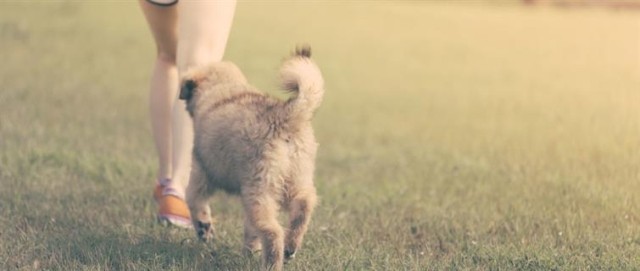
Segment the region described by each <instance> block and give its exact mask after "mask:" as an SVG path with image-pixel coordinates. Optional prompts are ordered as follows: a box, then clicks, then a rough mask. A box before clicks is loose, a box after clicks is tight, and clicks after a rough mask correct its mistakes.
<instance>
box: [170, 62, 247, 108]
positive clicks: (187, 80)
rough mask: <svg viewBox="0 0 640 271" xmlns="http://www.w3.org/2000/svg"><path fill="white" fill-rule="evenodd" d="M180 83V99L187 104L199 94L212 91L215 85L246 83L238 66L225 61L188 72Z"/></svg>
mask: <svg viewBox="0 0 640 271" xmlns="http://www.w3.org/2000/svg"><path fill="white" fill-rule="evenodd" d="M180 81H181V82H182V83H181V84H180V99H181V100H185V101H186V102H187V103H188V102H189V101H190V100H192V98H194V97H195V96H198V94H199V92H202V91H207V90H208V89H213V88H214V87H215V86H216V85H220V84H230V83H236V84H237V83H240V84H246V83H247V79H246V78H245V77H244V75H243V74H242V72H241V71H240V69H239V68H238V66H236V65H235V64H233V63H231V62H226V61H225V62H215V63H212V64H209V65H206V66H202V67H197V68H193V69H191V70H188V71H187V72H186V73H185V74H184V75H183V76H182V80H180Z"/></svg>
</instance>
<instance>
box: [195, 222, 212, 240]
mask: <svg viewBox="0 0 640 271" xmlns="http://www.w3.org/2000/svg"><path fill="white" fill-rule="evenodd" d="M194 226H195V229H196V234H198V238H200V240H201V241H204V242H207V241H209V240H211V239H213V236H214V234H215V232H214V229H213V225H212V224H211V222H202V221H196V223H194Z"/></svg>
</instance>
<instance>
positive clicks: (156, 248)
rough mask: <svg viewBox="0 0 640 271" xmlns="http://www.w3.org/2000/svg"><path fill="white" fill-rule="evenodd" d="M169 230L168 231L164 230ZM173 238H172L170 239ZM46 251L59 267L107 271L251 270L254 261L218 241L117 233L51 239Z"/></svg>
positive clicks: (87, 234)
mask: <svg viewBox="0 0 640 271" xmlns="http://www.w3.org/2000/svg"><path fill="white" fill-rule="evenodd" d="M167 231H169V229H167ZM172 239H173V238H172ZM48 241H49V242H48V243H47V247H48V250H49V251H50V252H51V253H54V254H55V255H52V256H55V257H56V258H59V259H58V262H59V263H60V264H61V266H66V267H69V266H85V267H89V266H90V267H98V268H100V269H109V270H135V269H145V270H148V269H151V270H166V269H177V270H224V269H230V268H231V269H234V270H235V269H252V267H251V266H252V264H255V262H256V261H255V259H254V260H249V259H247V258H245V257H243V256H242V255H241V254H240V253H238V252H237V251H236V249H235V248H234V247H230V246H229V245H227V244H223V243H222V242H213V243H207V244H204V243H201V242H198V241H195V240H193V239H184V240H183V241H174V240H170V239H165V238H164V237H163V236H153V235H141V236H135V235H130V234H121V233H114V232H112V233H98V232H90V230H86V231H84V232H82V233H80V234H77V235H76V234H72V235H70V236H66V237H58V238H51V239H50V240H48Z"/></svg>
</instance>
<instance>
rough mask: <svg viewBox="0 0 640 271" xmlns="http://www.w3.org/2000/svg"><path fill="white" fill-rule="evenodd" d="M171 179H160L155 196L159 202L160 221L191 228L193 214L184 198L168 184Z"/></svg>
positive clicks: (154, 191) (154, 192)
mask: <svg viewBox="0 0 640 271" xmlns="http://www.w3.org/2000/svg"><path fill="white" fill-rule="evenodd" d="M169 182H170V180H169V179H164V180H158V183H157V184H156V187H155V188H154V189H153V198H154V199H155V200H156V203H157V204H158V215H157V218H158V222H160V223H161V224H166V225H173V226H177V227H180V228H191V215H190V214H189V208H188V207H187V204H186V202H185V201H184V199H183V198H182V197H181V196H180V195H179V194H178V193H177V191H175V189H173V188H171V187H169V186H168V184H169Z"/></svg>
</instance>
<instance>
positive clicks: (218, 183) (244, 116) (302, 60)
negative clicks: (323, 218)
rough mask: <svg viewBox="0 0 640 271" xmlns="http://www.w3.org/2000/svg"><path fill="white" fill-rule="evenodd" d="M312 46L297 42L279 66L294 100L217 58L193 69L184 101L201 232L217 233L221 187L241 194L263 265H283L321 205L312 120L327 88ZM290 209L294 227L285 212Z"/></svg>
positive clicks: (248, 239) (252, 245)
mask: <svg viewBox="0 0 640 271" xmlns="http://www.w3.org/2000/svg"><path fill="white" fill-rule="evenodd" d="M310 57H311V50H310V48H309V47H303V48H298V49H296V51H295V52H294V54H293V55H292V56H291V57H289V58H288V59H286V60H285V62H284V63H283V65H282V67H281V70H280V77H281V83H282V86H283V88H284V89H285V90H287V91H290V92H292V93H293V95H292V97H291V98H289V99H288V100H287V101H281V100H278V99H275V98H272V97H269V96H267V95H265V94H263V93H261V92H259V91H258V90H257V89H255V88H254V87H252V86H251V85H249V84H248V83H247V80H246V79H245V77H244V75H243V74H242V72H241V71H240V69H238V67H237V66H236V65H234V64H233V63H230V62H218V63H213V64H211V65H209V66H207V67H204V68H199V69H195V70H191V71H188V72H187V73H186V74H185V76H184V77H183V78H182V87H181V90H180V99H184V100H186V104H187V110H188V111H189V113H190V114H191V117H192V118H193V125H194V132H195V141H194V148H193V165H192V171H191V179H190V181H189V186H188V187H187V195H186V198H187V203H188V205H189V209H190V211H191V216H192V219H193V226H194V228H195V230H196V233H197V235H198V237H200V239H202V240H205V241H206V240H207V239H210V238H211V237H212V235H213V227H212V225H211V211H210V209H209V204H208V202H209V199H210V197H211V196H212V194H213V193H214V192H215V191H217V190H224V191H226V192H229V193H234V194H240V196H241V198H242V204H243V206H244V209H245V223H244V242H245V249H244V251H245V252H246V253H249V254H250V253H251V252H254V251H257V250H260V249H262V250H263V251H262V254H263V268H265V269H274V270H280V269H282V264H283V261H284V259H285V258H287V259H289V258H293V257H294V256H295V253H296V251H297V250H298V249H299V248H300V244H301V242H302V238H303V235H304V234H305V232H306V231H307V225H308V224H309V220H310V218H311V213H312V212H313V209H314V207H315V205H316V189H315V187H314V184H313V172H314V161H315V157H316V149H317V146H318V144H317V143H316V140H315V138H314V136H313V130H312V127H311V118H312V116H313V112H314V111H315V110H316V109H317V108H318V106H319V105H320V102H321V101H322V96H323V93H324V87H323V84H324V83H323V79H322V74H321V73H320V70H319V69H318V67H317V66H316V64H315V63H314V62H313V61H312V60H311V58H310ZM280 208H284V210H286V211H287V212H288V214H289V229H288V230H284V229H283V228H282V226H280V223H279V222H278V211H279V210H280Z"/></svg>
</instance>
